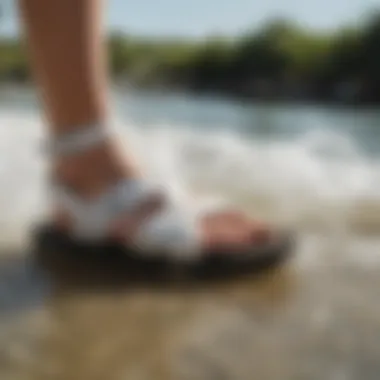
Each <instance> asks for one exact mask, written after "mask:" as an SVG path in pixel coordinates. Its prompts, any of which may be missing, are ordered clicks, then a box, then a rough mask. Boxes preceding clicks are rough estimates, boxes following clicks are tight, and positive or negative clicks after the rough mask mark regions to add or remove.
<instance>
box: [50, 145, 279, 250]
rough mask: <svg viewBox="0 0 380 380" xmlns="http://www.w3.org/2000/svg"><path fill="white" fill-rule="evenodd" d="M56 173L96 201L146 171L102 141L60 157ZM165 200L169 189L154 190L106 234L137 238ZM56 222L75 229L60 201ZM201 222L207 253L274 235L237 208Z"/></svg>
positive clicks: (129, 239) (123, 239) (57, 177)
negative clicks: (119, 184)
mask: <svg viewBox="0 0 380 380" xmlns="http://www.w3.org/2000/svg"><path fill="white" fill-rule="evenodd" d="M52 177H53V178H54V179H55V180H57V181H58V182H59V183H60V184H63V185H64V186H66V187H68V188H69V189H71V190H72V191H73V192H74V193H76V194H77V195H78V196H80V197H81V198H82V199H86V200H94V199H97V198H98V197H99V196H101V195H102V194H103V193H105V192H107V191H108V189H109V187H110V186H112V185H114V184H116V183H118V182H120V181H122V180H128V179H137V180H142V175H141V173H140V172H139V171H138V170H137V169H136V166H135V165H134V164H133V163H132V161H131V159H130V158H128V157H125V156H124V155H123V152H122V150H121V149H120V148H119V147H118V146H117V142H115V141H107V142H102V143H101V144H99V145H98V146H96V147H93V148H91V149H88V150H86V151H85V152H82V153H79V154H76V155H73V156H69V157H60V158H58V159H56V160H55V162H54V164H53V170H52ZM166 202H167V200H166V197H165V193H164V190H162V192H160V191H159V192H156V193H152V194H151V195H150V196H148V197H147V198H146V199H145V200H144V202H142V203H140V204H139V206H138V207H137V208H136V209H135V210H134V211H133V212H123V213H121V214H120V215H119V216H118V217H117V218H115V219H114V220H113V221H112V223H110V224H109V227H108V230H107V237H108V238H110V239H112V240H115V241H119V242H125V243H130V242H133V241H134V240H135V238H136V236H137V235H138V234H139V231H140V228H141V226H142V225H143V224H144V223H145V222H146V221H147V220H149V219H150V218H154V217H155V216H156V214H158V213H160V212H161V211H162V210H163V209H164V208H165V207H166ZM54 222H55V224H56V225H57V226H59V228H60V229H61V230H65V231H67V232H70V230H71V229H72V223H73V215H71V214H70V211H69V210H67V209H65V208H64V207H61V206H60V205H59V204H57V205H56V210H55V215H54ZM197 224H198V230H199V245H200V248H201V250H202V251H205V252H220V251H223V252H225V251H228V250H229V249H231V250H232V251H234V250H237V251H239V250H244V248H249V247H252V245H263V244H266V243H268V241H269V240H270V239H271V236H272V233H271V230H270V228H269V227H268V226H266V225H264V224H263V223H260V222H257V221H254V220H252V219H250V218H248V217H247V216H246V215H244V214H243V213H240V212H237V211H234V210H226V211H219V212H213V213H208V214H205V215H203V216H201V217H199V219H198V220H197Z"/></svg>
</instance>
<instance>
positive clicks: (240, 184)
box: [0, 111, 380, 232]
mask: <svg viewBox="0 0 380 380" xmlns="http://www.w3.org/2000/svg"><path fill="white" fill-rule="evenodd" d="M0 125H2V126H3V127H2V128H1V129H0V185H1V186H0V208H1V214H0V224H1V226H2V228H10V227H11V228H14V226H15V225H19V226H25V224H28V223H30V221H31V220H32V219H33V218H35V217H36V215H38V214H39V213H40V212H41V210H43V209H44V208H45V207H46V202H45V201H44V199H45V198H44V194H43V189H44V186H45V180H44V171H43V166H44V165H43V164H44V162H43V160H42V158H41V156H40V153H39V151H38V146H39V145H38V144H39V139H40V138H41V136H42V130H41V123H40V121H39V119H38V118H37V116H36V114H31V113H29V114H24V115H19V114H17V113H16V112H12V111H9V112H8V111H1V112H0ZM119 127H120V131H122V136H123V138H124V139H125V140H128V144H129V146H132V148H133V150H134V152H135V154H137V157H138V158H140V159H141V160H142V161H141V162H142V163H143V165H144V167H145V169H146V170H147V171H148V172H149V173H150V174H151V175H152V176H154V177H155V178H158V179H160V180H162V181H163V182H164V183H165V184H167V185H171V186H172V187H174V188H175V189H177V190H178V191H185V192H188V191H189V190H190V191H192V192H193V193H199V194H204V195H211V196H213V197H216V196H218V197H221V198H223V197H224V198H227V199H231V200H233V201H235V203H236V204H237V205H238V206H241V207H244V208H245V209H247V210H250V211H252V212H253V213H255V212H256V213H259V214H260V215H263V216H268V217H269V218H277V219H279V220H291V221H293V222H294V223H299V225H303V226H305V225H319V226H322V227H324V228H325V229H330V230H331V229H335V230H340V229H347V228H359V229H364V230H368V229H374V230H376V231H377V232H379V231H380V161H379V160H376V159H369V158H366V157H364V156H362V155H360V154H359V151H358V149H357V147H356V145H355V143H354V141H353V140H352V139H351V138H350V137H349V136H348V135H342V134H336V133H333V132H331V131H323V130H320V131H319V132H317V133H316V132H313V131H309V132H307V131H305V133H304V134H303V135H300V136H299V137H297V138H294V139H293V140H288V141H283V140H282V141H281V140H276V139H272V141H269V142H268V141H265V142H264V141H262V140H255V139H254V138H251V139H246V138H244V137H243V136H241V135H239V134H238V133H235V132H234V131H233V130H232V129H229V130H228V129H227V128H222V129H221V130H220V131H218V130H216V129H213V130H209V131H207V130H204V131H203V132H202V133H201V132H200V131H199V128H198V129H197V130H196V131H195V130H194V129H192V128H191V126H179V125H164V124H160V125H158V124H157V125H150V127H149V128H141V127H139V126H137V125H135V124H132V123H129V124H128V125H127V126H126V125H119Z"/></svg>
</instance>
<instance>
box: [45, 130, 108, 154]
mask: <svg viewBox="0 0 380 380" xmlns="http://www.w3.org/2000/svg"><path fill="white" fill-rule="evenodd" d="M110 135H111V132H110V130H109V129H108V128H104V127H100V126H99V125H89V126H87V127H86V128H83V127H82V128H80V130H78V131H75V132H71V133H68V134H65V135H63V136H59V137H55V138H53V139H52V140H51V141H49V142H48V143H47V144H45V145H44V151H45V152H47V153H48V154H49V155H52V156H67V155H72V154H76V153H81V152H83V151H86V150H87V149H90V148H92V147H94V146H96V145H97V144H99V143H101V142H103V141H105V140H106V139H107V138H108V137H109V136H110Z"/></svg>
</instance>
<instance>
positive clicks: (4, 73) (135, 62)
mask: <svg viewBox="0 0 380 380" xmlns="http://www.w3.org/2000/svg"><path fill="white" fill-rule="evenodd" d="M109 51H110V68H111V71H112V73H113V74H114V76H115V77H116V78H118V79H119V80H123V79H125V80H126V81H128V82H129V83H132V84H134V85H136V86H156V87H157V86H159V87H161V88H176V89H178V88H179V89H183V90H187V91H195V92H208V93H219V94H220V93H222V94H228V95H234V96H239V97H248V98H260V99H263V98H266V99H300V100H308V99H309V100H317V101H340V102H349V103H352V102H356V103H366V104H368V103H380V14H376V15H373V16H372V17H371V18H370V19H369V20H367V22H364V23H363V24H362V25H360V26H357V27H355V28H354V27H350V28H344V29H341V30H338V31H336V32H334V33H330V34H323V33H316V32H314V33H312V32H311V31H308V30H304V29H302V28H299V27H297V26H295V25H293V24H292V23H290V22H287V21H273V22H270V23H268V24H267V25H266V26H265V27H264V28H262V29H261V30H258V31H255V32H251V33H246V34H245V35H242V36H240V37H238V38H234V39H227V38H220V37H210V38H208V39H205V40H203V41H186V40H178V41H177V40H172V41H168V40H165V41H162V40H153V39H152V40H147V39H138V38H132V37H129V36H125V35H112V36H111V37H110V40H109ZM29 77H30V76H29V72H28V65H27V60H26V57H25V50H24V49H23V48H22V46H21V45H20V43H19V42H18V41H11V40H5V41H4V40H3V41H0V81H6V80H8V81H26V80H28V79H29Z"/></svg>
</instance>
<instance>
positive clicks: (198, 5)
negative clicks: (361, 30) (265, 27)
mask: <svg viewBox="0 0 380 380" xmlns="http://www.w3.org/2000/svg"><path fill="white" fill-rule="evenodd" d="M52 1H61V0H52ZM14 4H15V0H0V6H1V5H3V11H2V13H3V19H2V20H1V19H0V36H1V35H15V34H17V33H18V25H17V24H18V23H17V17H16V11H15V9H14ZM376 8H377V9H380V0H135V1H131V0H108V8H107V16H106V24H107V28H108V29H109V30H119V31H124V32H127V33H130V34H135V35H148V36H189V37H202V36H205V35H209V34H222V35H236V34H238V33H239V32H242V31H244V30H247V29H251V28H253V27H255V26H257V27H259V26H260V25H261V24H262V23H263V22H265V21H266V20H268V19H271V18H276V17H284V18H289V19H291V20H294V21H296V22H297V23H300V24H301V25H304V26H307V27H311V28H313V29H322V30H325V29H327V30H328V29H334V28H336V27H339V26H341V25H344V24H347V23H355V22H356V21H360V20H361V19H362V16H363V15H364V16H365V15H366V14H368V12H370V11H371V10H373V9H376Z"/></svg>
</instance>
